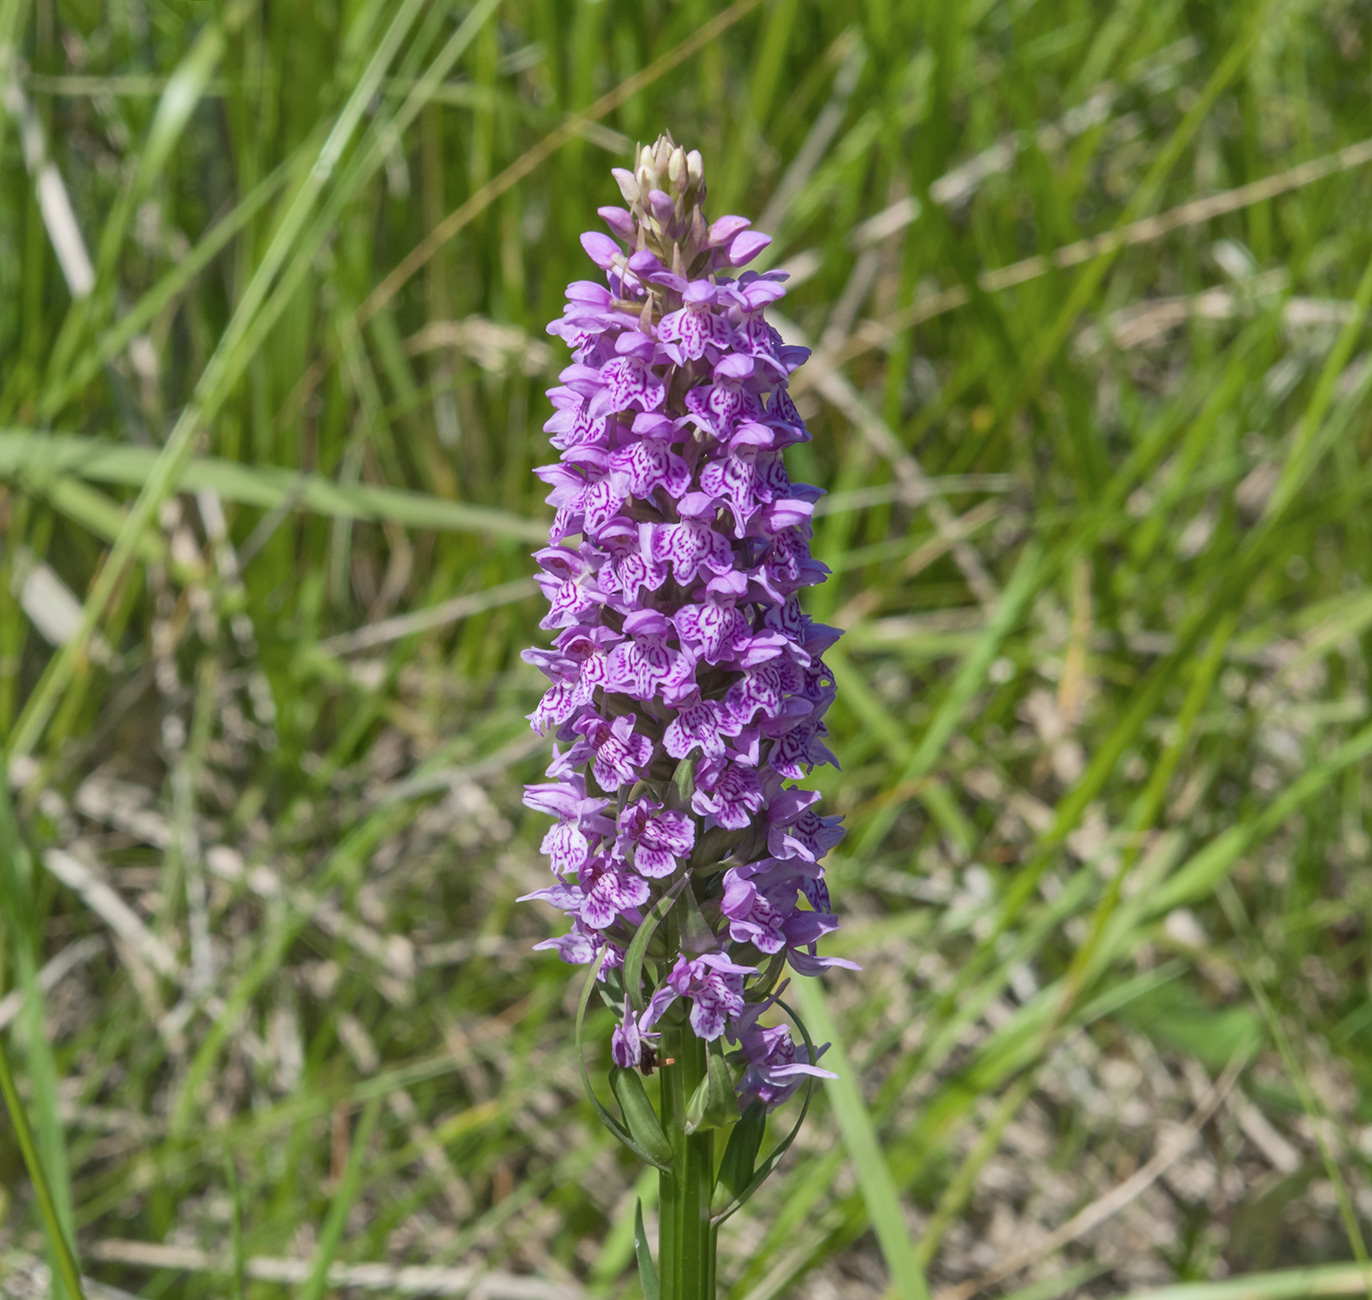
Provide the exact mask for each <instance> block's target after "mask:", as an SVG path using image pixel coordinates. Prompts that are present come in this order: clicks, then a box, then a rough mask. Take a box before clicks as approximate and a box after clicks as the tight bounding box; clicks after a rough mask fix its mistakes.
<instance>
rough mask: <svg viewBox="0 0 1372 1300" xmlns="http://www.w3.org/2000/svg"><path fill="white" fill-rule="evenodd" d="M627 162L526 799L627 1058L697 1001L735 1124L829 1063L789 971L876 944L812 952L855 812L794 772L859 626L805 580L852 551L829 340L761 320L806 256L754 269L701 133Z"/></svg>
mask: <svg viewBox="0 0 1372 1300" xmlns="http://www.w3.org/2000/svg"><path fill="white" fill-rule="evenodd" d="M614 175H615V178H616V180H617V181H618V183H619V187H620V190H621V191H622V193H623V195H624V198H625V201H626V202H627V204H628V206H627V208H621V207H606V208H601V209H600V216H601V217H602V218H603V219H604V221H605V223H606V225H607V226H608V227H609V229H610V231H611V232H612V235H606V234H601V233H589V234H585V235H583V236H582V239H581V242H582V245H583V247H584V248H585V250H586V252H587V253H588V254H589V255H590V257H591V259H592V261H594V262H595V264H596V265H597V266H598V267H600V269H601V270H602V271H603V272H604V273H605V283H600V282H598V281H588V280H583V281H577V282H576V283H573V284H572V285H570V286H569V287H568V290H567V299H568V301H567V307H566V312H565V314H564V316H563V317H562V319H561V320H559V321H556V322H554V323H553V324H551V325H550V326H549V327H548V330H549V332H550V333H552V334H558V335H560V336H561V337H562V338H563V339H564V340H565V341H566V342H567V343H568V344H569V345H570V346H571V348H572V355H573V361H572V364H571V365H569V366H568V367H567V368H566V369H565V370H564V371H563V372H562V373H561V375H560V376H559V378H560V380H561V383H560V384H559V385H558V386H557V387H555V388H552V389H551V390H549V393H548V396H549V398H550V399H551V401H552V404H553V406H554V407H555V408H556V412H555V414H554V415H553V416H552V418H551V419H550V420H549V421H548V422H547V424H546V425H545V426H544V427H545V428H546V430H547V431H548V433H549V434H550V435H551V440H552V443H553V445H554V446H555V447H556V448H557V449H558V451H559V452H560V453H561V455H560V458H559V460H558V461H557V463H555V464H552V465H547V466H544V467H542V468H540V469H539V470H537V471H536V473H537V474H538V475H539V477H540V478H542V479H543V480H544V482H545V483H547V484H548V486H549V488H550V489H551V491H550V493H549V496H548V502H549V504H551V505H552V506H553V507H555V509H556V515H555V517H554V520H553V523H552V528H551V536H550V538H549V545H548V546H547V547H545V548H544V549H542V550H540V551H538V552H537V553H536V556H535V558H536V559H537V561H538V564H539V566H540V569H541V570H542V572H541V573H540V575H539V578H538V581H539V583H540V585H541V586H542V588H543V591H544V593H545V594H546V596H547V598H548V601H549V604H550V606H551V608H550V610H549V612H548V614H547V616H546V617H545V618H544V619H543V621H542V624H541V626H542V627H544V628H546V629H550V630H555V631H556V636H555V638H554V641H553V646H552V648H551V649H546V650H545V649H533V650H528V651H526V652H525V656H524V657H525V659H526V660H528V661H529V662H530V663H532V664H535V665H536V666H537V667H538V668H540V669H541V670H542V671H543V672H544V673H545V674H546V675H547V677H548V678H549V679H550V682H551V684H550V685H549V687H548V689H547V691H546V693H545V694H544V695H543V698H542V700H541V701H540V702H539V705H538V707H537V708H536V709H535V710H534V712H533V713H532V714H531V715H530V719H531V721H532V723H533V725H534V727H535V728H536V729H537V730H538V731H539V732H541V733H544V734H547V733H549V732H551V733H552V734H553V735H554V736H555V738H556V740H557V741H558V742H560V743H559V744H555V745H554V754H553V759H552V763H551V765H550V767H549V769H548V777H549V780H548V782H547V783H545V784H540V785H533V786H530V787H528V790H527V794H526V797H525V802H526V803H527V804H528V805H529V806H530V807H532V808H534V809H537V810H539V811H541V812H545V813H549V814H551V815H552V816H554V817H555V818H557V822H556V824H555V825H554V826H553V827H552V829H551V830H549V831H548V833H547V836H546V837H545V839H544V841H543V846H542V847H543V851H544V852H545V853H546V854H547V855H548V856H549V858H550V860H551V865H552V870H553V873H554V875H555V876H556V881H555V883H554V884H552V885H551V886H550V887H548V888H546V889H541V890H539V891H537V893H535V894H532V895H529V897H531V898H539V899H544V900H547V901H548V902H551V903H553V904H554V905H555V906H557V907H559V908H561V909H563V910H564V911H565V912H566V914H567V915H568V916H569V917H570V918H571V929H570V931H569V932H568V933H566V934H564V935H561V936H560V937H558V938H554V939H550V940H548V941H547V942H546V943H544V944H541V945H539V946H540V947H548V948H553V949H555V950H556V951H557V952H558V953H559V954H560V955H561V956H562V958H563V959H564V960H566V961H568V962H572V963H581V964H585V963H592V962H596V963H598V966H597V978H598V980H599V981H600V987H601V989H602V990H603V991H604V993H605V994H606V1000H607V1001H612V1002H613V1003H614V1004H615V1006H616V1009H617V1011H618V1013H619V1015H620V1017H621V1020H620V1023H619V1025H618V1026H617V1027H616V1029H615V1030H614V1034H613V1040H612V1056H613V1059H614V1062H615V1065H616V1066H617V1067H618V1068H619V1069H620V1070H621V1071H640V1072H642V1073H649V1072H650V1071H651V1069H652V1067H653V1064H654V1063H655V1061H656V1060H657V1059H658V1056H659V1055H660V1049H661V1043H660V1035H661V1034H662V1031H663V1030H664V1029H665V1028H667V1027H669V1026H674V1025H675V1026H678V1027H679V1028H680V1031H681V1032H685V1025H687V1024H688V1025H689V1030H690V1032H691V1033H692V1034H693V1035H694V1036H695V1037H696V1038H697V1039H699V1040H702V1041H704V1042H705V1043H707V1044H709V1045H710V1048H709V1051H710V1055H711V1056H712V1057H713V1058H715V1059H718V1060H722V1062H723V1069H720V1068H718V1067H715V1066H714V1065H713V1064H712V1066H711V1075H710V1078H708V1079H705V1080H702V1083H701V1089H702V1090H703V1091H705V1092H709V1091H710V1086H713V1088H714V1092H715V1093H716V1094H718V1092H719V1091H720V1087H719V1084H720V1080H721V1079H723V1078H725V1077H726V1075H725V1073H724V1070H727V1078H728V1080H729V1083H730V1085H731V1088H732V1090H733V1092H734V1094H735V1096H734V1097H733V1098H731V1099H730V1100H731V1101H732V1116H731V1118H735V1119H736V1118H737V1116H738V1114H739V1104H740V1102H741V1103H742V1104H743V1105H744V1106H745V1107H746V1106H747V1105H748V1104H750V1103H753V1102H759V1103H761V1107H762V1108H763V1109H771V1108H772V1107H774V1106H776V1105H778V1104H780V1103H781V1102H783V1101H784V1100H786V1099H787V1098H788V1097H789V1096H790V1095H791V1094H792V1093H793V1092H794V1091H795V1089H796V1088H797V1086H798V1085H799V1084H800V1083H801V1082H802V1080H803V1079H804V1078H805V1076H807V1075H822V1074H827V1071H824V1070H822V1069H821V1068H820V1067H819V1066H817V1065H816V1064H815V1060H816V1059H817V1057H818V1055H819V1052H813V1053H812V1049H810V1048H809V1047H807V1046H806V1045H804V1044H803V1043H797V1042H796V1041H795V1040H794V1039H793V1037H792V1035H791V1032H790V1030H789V1029H788V1028H787V1027H786V1026H785V1025H784V1024H783V1025H764V1023H763V1022H762V1020H761V1017H762V1015H763V1014H764V1013H765V1012H766V1011H767V1010H768V1009H769V1008H770V1007H771V1006H772V1005H773V1004H774V1002H775V1000H776V999H777V997H778V996H779V993H780V991H781V988H782V987H784V985H780V981H781V978H782V974H783V968H784V966H786V965H789V966H790V967H791V969H792V970H793V971H794V972H796V973H798V974H801V975H813V974H816V973H818V972H819V971H821V970H822V969H824V968H825V967H828V966H833V965H845V966H851V965H852V963H850V962H844V961H841V960H840V959H837V958H832V957H821V956H819V955H817V950H816V944H817V941H818V940H819V939H820V938H822V937H823V936H824V935H826V934H828V933H830V932H831V931H833V930H834V929H836V928H837V926H838V921H837V919H836V918H835V917H834V916H833V915H832V913H831V910H830V905H829V895H828V890H827V888H826V886H825V882H824V868H823V866H822V865H821V860H822V859H823V857H824V855H825V853H826V852H827V851H828V850H829V849H830V848H831V847H832V846H833V845H834V844H835V843H837V841H838V840H839V838H840V837H841V835H842V833H843V832H842V830H841V828H840V826H839V818H837V817H825V816H821V815H820V814H819V812H818V811H817V810H816V807H815V804H816V802H817V800H818V798H819V795H818V794H817V793H816V792H814V791H809V790H803V789H801V788H799V787H797V786H794V785H790V784H788V782H792V781H796V780H799V779H801V778H803V777H804V776H805V775H806V774H807V773H808V772H809V771H810V770H811V769H812V768H813V767H814V766H815V765H816V764H822V763H830V762H833V761H834V759H833V755H832V754H831V753H830V752H829V750H828V749H827V748H826V747H825V744H824V736H825V734H826V733H825V726H824V722H823V717H824V713H825V711H826V710H827V708H828V707H829V704H830V703H831V701H832V700H833V698H834V684H833V679H832V676H831V674H830V672H829V670H828V669H827V668H826V667H825V664H824V662H823V659H822V658H821V656H822V655H823V653H824V651H825V650H826V649H827V648H828V647H829V646H830V645H832V644H833V642H834V641H835V640H836V639H837V637H838V635H839V634H838V632H837V631H836V630H835V629H833V628H829V627H825V626H823V625H821V624H818V623H815V622H813V621H812V620H811V619H810V618H809V617H808V616H807V615H806V614H805V613H804V612H803V611H802V609H801V605H800V601H799V599H798V593H799V592H800V591H801V589H802V588H804V587H806V586H810V585H813V584H815V583H818V582H822V581H823V580H824V578H825V576H826V575H827V573H828V570H827V569H826V568H825V567H824V566H823V565H822V564H819V563H818V562H817V561H815V560H814V559H813V558H812V557H811V555H810V548H809V541H810V537H811V527H810V520H811V515H812V513H813V510H814V504H815V501H816V500H817V499H818V498H819V496H820V495H821V493H820V491H819V489H817V488H813V487H809V486H807V485H805V484H800V483H793V482H792V481H791V480H790V478H789V477H788V476H787V473H786V468H785V466H784V464H783V461H782V452H783V450H784V449H785V448H786V447H788V446H791V445H792V444H794V443H798V442H802V441H805V440H807V439H808V438H809V434H808V432H807V431H806V428H805V424H804V422H803V421H802V419H801V417H800V415H799V414H798V413H797V411H796V407H795V405H794V403H793V402H792V400H791V398H790V396H789V395H788V392H787V381H788V376H789V375H790V374H791V373H792V371H794V370H795V369H796V367H797V366H799V365H800V364H801V363H802V362H803V361H804V359H805V358H806V356H807V355H808V352H807V350H806V349H804V348H799V347H792V346H788V345H787V344H785V343H784V342H783V341H782V339H781V336H780V335H779V334H778V333H777V331H776V330H775V329H773V328H772V327H771V326H770V325H769V324H768V323H767V321H766V319H765V314H764V313H765V309H766V308H767V307H768V306H769V305H770V304H772V303H774V302H776V301H777V299H779V298H780V297H781V296H782V294H783V293H784V290H783V288H782V283H781V282H782V281H783V280H784V279H785V278H786V277H785V275H784V273H782V272H779V271H767V272H763V273H758V272H756V271H743V272H742V273H741V274H735V272H736V268H739V267H741V266H744V265H745V264H746V263H748V262H749V261H750V260H751V259H752V258H754V257H755V256H756V255H757V254H758V253H759V252H761V250H762V249H763V248H765V247H766V246H767V244H768V243H769V242H770V240H769V239H768V237H767V236H765V235H762V234H759V233H757V232H755V231H753V230H751V229H749V222H748V221H746V220H745V219H743V218H742V217H733V216H726V217H721V218H719V219H718V220H717V221H715V222H714V223H713V224H710V223H708V222H707V221H706V218H705V215H704V212H703V210H702V203H703V200H704V197H705V184H704V178H703V173H702V166H701V159H700V155H699V154H698V153H695V152H691V153H687V152H685V151H684V150H682V149H681V148H680V147H678V146H676V145H675V144H674V143H673V142H672V140H671V138H670V136H664V137H663V138H661V139H659V140H658V142H657V143H656V144H655V145H653V146H651V147H648V148H645V149H643V150H642V151H641V152H640V154H639V157H638V165H637V167H636V169H635V170H634V171H633V172H630V171H626V170H616V171H615V173H614ZM612 236H613V237H612ZM636 940H637V943H636V942H635V941H636ZM726 1043H727V1044H728V1051H727V1053H726V1052H725V1050H724V1048H725V1044H726ZM820 1050H821V1051H822V1049H820ZM707 1085H709V1086H707ZM696 1109H697V1111H699V1107H697V1108H696ZM696 1119H697V1122H699V1116H698V1115H697V1117H696ZM688 1131H689V1128H688Z"/></svg>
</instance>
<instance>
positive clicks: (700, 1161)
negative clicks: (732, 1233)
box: [658, 1026, 715, 1300]
mask: <svg viewBox="0 0 1372 1300" xmlns="http://www.w3.org/2000/svg"><path fill="white" fill-rule="evenodd" d="M661 1053H662V1058H663V1059H664V1060H670V1061H672V1064H671V1065H664V1066H663V1067H662V1070H661V1071H660V1074H661V1078H662V1127H663V1128H664V1129H665V1130H666V1132H667V1137H668V1140H669V1141H670V1142H671V1144H672V1169H671V1173H665V1174H663V1175H662V1177H661V1196H660V1200H659V1207H658V1213H659V1224H660V1228H659V1234H658V1274H659V1277H660V1279H661V1282H662V1300H714V1296H715V1231H714V1229H713V1228H712V1227H711V1224H710V1196H711V1193H712V1192H713V1190H714V1170H715V1163H714V1133H713V1132H711V1131H709V1130H706V1131H704V1132H700V1133H687V1132H686V1102H687V1099H688V1098H689V1097H690V1095H691V1094H692V1093H693V1092H694V1091H695V1089H696V1087H697V1085H698V1084H699V1083H700V1082H701V1080H703V1079H704V1078H705V1074H706V1068H707V1067H706V1056H705V1044H704V1043H703V1042H702V1041H701V1040H700V1039H699V1038H697V1037H696V1036H695V1034H694V1033H692V1032H691V1030H690V1028H689V1026H683V1027H682V1028H680V1029H674V1030H667V1031H665V1032H664V1033H663V1035H662V1048H661Z"/></svg>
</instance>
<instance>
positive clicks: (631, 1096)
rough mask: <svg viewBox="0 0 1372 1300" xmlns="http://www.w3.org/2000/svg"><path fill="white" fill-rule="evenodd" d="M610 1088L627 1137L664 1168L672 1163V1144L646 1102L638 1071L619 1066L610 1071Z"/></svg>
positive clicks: (648, 1102)
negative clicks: (627, 1134)
mask: <svg viewBox="0 0 1372 1300" xmlns="http://www.w3.org/2000/svg"><path fill="white" fill-rule="evenodd" d="M610 1088H611V1090H612V1091H613V1092H614V1094H615V1097H616V1099H617V1100H618V1101H619V1109H620V1110H621V1111H623V1112H624V1122H625V1123H626V1124H627V1125H628V1126H629V1133H630V1135H631V1136H632V1137H633V1139H634V1141H635V1142H637V1143H638V1144H639V1145H640V1146H641V1147H642V1148H643V1149H644V1150H645V1151H647V1152H649V1153H650V1154H651V1155H653V1156H654V1157H655V1158H656V1159H658V1160H660V1161H661V1162H662V1163H663V1164H664V1165H665V1164H670V1163H671V1161H672V1144H671V1143H670V1142H669V1141H667V1134H666V1133H664V1132H663V1130H662V1122H661V1120H659V1119H658V1117H657V1111H655V1110H654V1109H653V1103H652V1102H651V1101H649V1099H648V1090H647V1089H646V1088H645V1087H644V1086H643V1076H642V1075H641V1074H639V1072H638V1071H637V1070H625V1069H623V1068H621V1067H620V1066H618V1065H616V1066H612V1067H611V1069H610Z"/></svg>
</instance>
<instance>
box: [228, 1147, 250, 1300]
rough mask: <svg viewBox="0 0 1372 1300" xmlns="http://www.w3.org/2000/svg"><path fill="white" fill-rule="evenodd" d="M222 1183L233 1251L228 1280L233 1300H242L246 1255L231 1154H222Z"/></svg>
mask: <svg viewBox="0 0 1372 1300" xmlns="http://www.w3.org/2000/svg"><path fill="white" fill-rule="evenodd" d="M224 1182H225V1183H226V1184H227V1186H228V1189H229V1246H230V1248H231V1249H232V1251H233V1273H232V1275H231V1276H230V1278H229V1281H230V1284H231V1287H232V1290H231V1291H230V1294H231V1295H232V1297H233V1300H243V1298H244V1296H245V1295H246V1294H247V1292H246V1291H245V1290H244V1278H245V1276H246V1273H245V1269H246V1266H247V1254H246V1252H245V1251H244V1249H243V1189H242V1188H241V1187H240V1186H239V1185H238V1166H237V1165H236V1164H234V1161H233V1153H232V1152H229V1151H226V1152H225V1153H224Z"/></svg>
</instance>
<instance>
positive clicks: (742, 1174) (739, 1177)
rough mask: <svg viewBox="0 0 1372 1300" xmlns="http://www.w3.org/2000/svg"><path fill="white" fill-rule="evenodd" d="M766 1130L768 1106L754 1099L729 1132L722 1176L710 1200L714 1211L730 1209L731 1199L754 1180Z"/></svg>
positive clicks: (722, 1164) (721, 1167) (721, 1170)
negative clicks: (754, 1169)
mask: <svg viewBox="0 0 1372 1300" xmlns="http://www.w3.org/2000/svg"><path fill="white" fill-rule="evenodd" d="M766 1132H767V1108H766V1107H765V1106H764V1105H763V1104H762V1103H761V1102H760V1101H756V1100H754V1101H753V1102H752V1103H750V1104H749V1106H748V1109H747V1110H745V1111H744V1112H743V1118H742V1119H740V1120H739V1122H738V1123H737V1124H736V1125H734V1131H733V1132H732V1133H730V1134H729V1145H728V1146H726V1147H725V1148H724V1159H723V1160H722V1161H720V1165H719V1178H718V1181H717V1182H716V1184H715V1194H714V1198H713V1200H712V1201H711V1203H710V1208H711V1210H712V1211H713V1212H714V1213H716V1214H718V1213H720V1212H721V1211H722V1210H725V1209H727V1208H728V1206H729V1203H730V1202H731V1201H733V1200H734V1199H735V1198H736V1197H738V1196H739V1195H741V1193H742V1192H743V1189H744V1188H745V1187H747V1186H748V1184H749V1183H750V1182H752V1179H753V1168H754V1166H755V1165H756V1163H757V1153H758V1152H759V1151H760V1150H761V1149H762V1138H763V1135H764V1134H765V1133H766Z"/></svg>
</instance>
